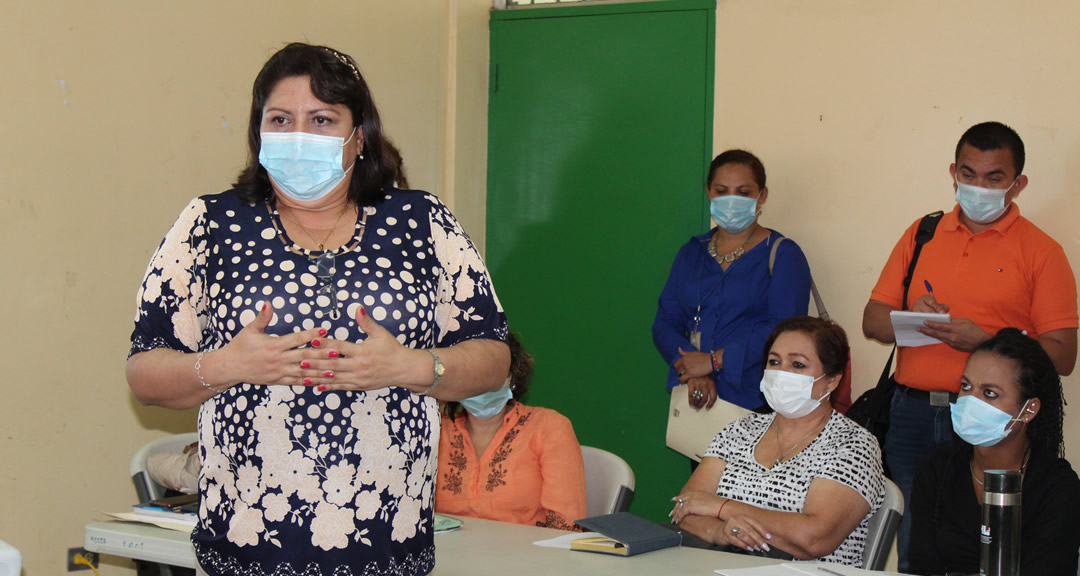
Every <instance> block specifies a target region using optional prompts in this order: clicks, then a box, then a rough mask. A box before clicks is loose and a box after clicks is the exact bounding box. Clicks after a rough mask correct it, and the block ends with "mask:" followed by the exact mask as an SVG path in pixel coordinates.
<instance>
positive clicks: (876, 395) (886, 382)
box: [847, 210, 944, 475]
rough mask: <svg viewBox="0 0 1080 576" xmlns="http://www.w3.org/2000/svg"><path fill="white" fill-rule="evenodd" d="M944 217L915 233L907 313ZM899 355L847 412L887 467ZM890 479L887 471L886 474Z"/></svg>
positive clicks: (935, 216)
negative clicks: (922, 259)
mask: <svg viewBox="0 0 1080 576" xmlns="http://www.w3.org/2000/svg"><path fill="white" fill-rule="evenodd" d="M943 215H944V213H943V212H942V211H940V210H938V211H937V212H934V213H932V214H927V215H926V216H923V218H922V220H921V221H920V222H919V229H918V230H917V231H916V232H915V252H914V253H912V255H911V263H910V264H908V269H907V276H905V277H904V299H903V301H902V303H901V306H902V307H903V308H902V309H903V310H907V300H908V288H910V287H911V278H912V277H913V276H914V275H915V264H916V263H917V262H918V261H919V253H920V252H922V247H923V245H925V244H926V243H927V242H929V241H930V239H931V238H933V237H934V232H935V231H936V230H937V225H938V221H940V220H941V217H942V216H943ZM895 355H896V345H895V344H894V345H893V349H892V352H890V353H889V360H888V361H887V362H885V369H884V370H882V371H881V377H880V378H878V383H877V386H875V387H873V388H871V389H869V390H867V391H866V392H863V394H862V396H859V398H858V399H857V400H855V402H854V403H852V405H851V408H848V412H847V417H848V418H851V419H852V420H854V421H855V422H856V423H857V424H859V425H860V426H862V427H863V428H866V429H867V430H869V431H870V433H871V434H873V435H874V437H875V438H877V441H878V444H879V445H880V446H881V462H882V465H885V433H886V432H888V431H889V411H890V408H891V406H892V397H893V394H894V393H895V392H896V380H894V379H893V377H892V361H893V356H895ZM885 473H886V475H888V467H887V466H886V470H885Z"/></svg>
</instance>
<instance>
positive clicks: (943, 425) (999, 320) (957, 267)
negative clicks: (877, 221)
mask: <svg viewBox="0 0 1080 576" xmlns="http://www.w3.org/2000/svg"><path fill="white" fill-rule="evenodd" d="M1023 169H1024V143H1023V141H1022V140H1020V136H1019V135H1017V133H1016V132H1015V131H1013V130H1012V129H1011V128H1009V127H1008V126H1005V125H1004V124H1001V123H999V122H985V123H982V124H978V125H975V126H973V127H971V128H970V129H968V131H967V132H965V133H964V135H963V136H962V137H961V138H960V142H959V143H958V144H957V146H956V162H955V163H954V164H952V165H950V166H949V174H950V176H951V177H952V180H953V189H954V190H955V192H956V201H957V205H956V206H955V207H954V208H953V210H952V212H950V213H948V214H945V215H944V216H943V217H942V218H941V221H940V222H938V225H937V230H936V231H935V233H934V237H933V239H931V240H930V241H929V242H928V243H927V244H926V245H924V246H923V248H922V252H921V253H920V255H919V258H918V261H917V263H916V266H915V271H914V274H913V276H912V280H911V284H910V288H909V293H908V302H907V304H908V305H907V307H906V308H907V309H908V310H912V311H915V312H939V313H948V314H949V315H950V319H951V322H950V323H938V322H927V323H926V326H924V327H922V328H920V331H921V332H923V333H924V334H927V335H929V336H933V337H934V338H937V339H938V340H940V341H941V342H942V343H941V344H934V345H930V346H921V347H916V348H898V349H897V361H896V372H895V374H894V378H895V380H896V382H897V391H896V394H895V395H894V397H893V400H892V407H891V418H892V420H891V422H890V425H889V432H888V434H887V435H886V440H885V454H886V461H887V463H888V466H889V469H890V472H891V474H892V478H893V480H894V481H895V482H896V484H897V485H898V486H899V487H900V490H901V491H902V492H903V493H904V499H905V501H907V502H910V499H911V485H912V482H913V481H914V477H915V472H916V471H917V469H918V467H919V464H920V463H921V462H922V461H923V460H924V459H925V458H926V457H927V456H929V455H930V454H931V453H933V452H934V450H935V449H937V448H939V447H941V446H946V445H949V444H951V443H952V442H953V438H954V436H953V429H952V419H951V414H950V411H949V404H950V402H954V401H955V400H956V393H957V392H958V391H959V390H960V377H961V375H963V372H964V366H965V365H966V364H967V359H968V356H969V355H970V354H971V350H972V349H974V348H975V346H977V345H978V344H979V343H981V342H983V341H984V340H987V339H989V338H990V337H991V336H992V335H993V334H995V333H996V332H997V331H998V330H1000V329H1002V328H1005V327H1008V326H1012V327H1015V328H1020V329H1021V330H1026V331H1027V333H1028V335H1030V336H1032V337H1035V338H1038V340H1039V342H1040V343H1041V344H1042V346H1043V348H1044V349H1046V352H1047V353H1048V354H1049V355H1050V357H1051V358H1052V359H1053V361H1054V365H1055V366H1056V367H1057V369H1058V372H1059V373H1060V374H1063V375H1065V374H1069V373H1071V372H1072V370H1073V366H1074V365H1075V363H1076V329H1077V302H1076V281H1075V278H1074V277H1073V273H1072V269H1071V268H1070V267H1069V261H1068V259H1067V258H1066V257H1065V251H1064V250H1063V249H1062V248H1061V246H1060V245H1059V244H1058V243H1057V242H1055V241H1054V239H1053V238H1051V237H1050V236H1048V235H1047V234H1046V233H1045V232H1043V231H1042V230H1040V229H1039V228H1038V227H1036V226H1035V225H1034V224H1032V223H1031V222H1029V221H1028V220H1027V219H1025V218H1024V217H1023V216H1021V215H1020V208H1019V206H1017V205H1016V204H1015V203H1014V202H1015V200H1016V198H1017V196H1019V195H1020V192H1022V191H1023V190H1024V188H1025V187H1027V184H1028V178H1027V176H1024V175H1023ZM918 227H919V221H916V222H915V223H914V224H912V225H911V226H910V227H909V228H908V229H907V232H906V233H905V234H904V236H903V237H902V238H901V239H900V242H898V243H897V244H896V247H895V248H893V251H892V254H891V255H890V256H889V260H888V262H886V263H885V267H884V268H883V269H882V271H881V277H880V278H879V279H878V282H877V285H876V286H874V290H873V292H871V294H870V301H869V302H868V303H867V304H866V309H865V310H864V311H863V333H864V334H865V335H866V336H867V337H868V338H873V339H874V340H878V341H880V342H883V343H886V344H891V343H893V342H894V341H895V335H894V334H893V328H892V322H891V321H890V318H889V313H890V312H891V311H893V310H900V309H902V308H903V307H902V299H903V294H904V286H903V281H904V276H905V275H906V274H907V269H908V265H909V263H910V262H911V258H912V254H913V252H914V248H915V233H916V231H917V229H918ZM1019 466H1020V463H1019V462H1017V463H1016V465H1015V466H1014V468H1019ZM909 527H910V520H909V515H907V514H905V515H904V519H903V521H902V523H901V526H900V530H899V533H898V552H899V561H900V562H899V568H900V571H901V572H903V571H905V569H906V567H907V542H908V530H909Z"/></svg>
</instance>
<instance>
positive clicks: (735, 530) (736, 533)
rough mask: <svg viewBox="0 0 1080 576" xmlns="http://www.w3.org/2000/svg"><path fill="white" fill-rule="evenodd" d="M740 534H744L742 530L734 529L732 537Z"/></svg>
mask: <svg viewBox="0 0 1080 576" xmlns="http://www.w3.org/2000/svg"><path fill="white" fill-rule="evenodd" d="M740 533H742V530H739V529H738V528H732V529H731V535H732V536H738V535H739V534H740Z"/></svg>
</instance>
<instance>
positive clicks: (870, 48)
mask: <svg viewBox="0 0 1080 576" xmlns="http://www.w3.org/2000/svg"><path fill="white" fill-rule="evenodd" d="M1025 6H1028V5H1027V4H1025V3H1023V2H1018V1H1017V2H1006V1H993V2H990V1H985V0H956V1H952V2H938V1H935V0H917V1H912V2H863V1H860V0H828V1H815V2H805V1H802V0H776V1H773V2H758V1H755V0H726V1H721V2H720V4H719V6H718V10H717V12H718V13H717V31H716V38H717V40H716V45H717V46H716V51H717V71H716V108H715V110H716V113H715V131H714V133H715V137H714V149H715V150H716V151H722V150H724V149H727V148H731V147H747V148H749V149H751V150H753V151H755V152H757V153H758V154H759V155H760V156H761V158H762V159H763V160H764V162H765V165H766V167H767V168H768V172H769V191H770V195H769V203H768V206H767V208H766V209H765V214H764V216H763V217H762V221H763V223H765V224H766V225H768V226H771V227H775V228H776V229H778V230H781V231H782V232H784V233H785V234H787V235H789V236H791V237H792V238H794V239H796V240H797V241H798V242H799V243H800V244H801V245H802V247H803V249H804V250H805V251H806V254H807V256H808V258H809V260H810V264H811V267H812V269H813V272H814V277H815V280H816V281H817V284H818V286H819V288H820V289H821V291H822V294H823V297H824V298H825V300H826V303H827V304H828V305H829V310H830V312H831V313H832V315H833V317H834V318H835V319H836V320H837V321H839V322H840V323H841V324H842V325H843V326H844V327H845V328H846V329H847V331H848V334H849V336H851V337H852V344H853V346H852V347H853V355H854V367H853V369H854V375H855V380H856V386H857V387H859V389H860V390H861V389H863V388H866V387H868V386H870V385H872V384H873V383H874V382H876V379H877V377H878V375H879V374H880V372H881V367H882V366H883V365H884V362H885V359H886V358H887V356H888V349H887V348H886V347H884V346H882V345H879V344H876V343H871V342H868V341H866V340H865V339H864V338H863V337H862V335H861V334H862V331H861V321H862V309H863V306H864V305H865V304H866V301H867V299H868V298H869V295H870V289H871V288H872V287H873V285H874V283H875V282H876V281H877V278H878V274H880V272H881V267H882V266H883V265H884V263H885V260H886V258H887V257H888V255H889V252H890V250H891V249H892V247H893V245H894V244H895V243H896V241H897V240H898V239H899V237H900V235H901V234H902V232H903V231H904V229H905V228H906V227H907V226H908V225H910V224H911V223H912V222H913V221H915V220H916V219H917V218H919V217H920V216H922V215H923V214H926V213H928V212H932V211H934V210H937V209H945V210H949V209H951V208H952V206H953V205H954V200H953V197H952V188H951V180H950V177H949V174H948V167H949V163H950V162H951V161H952V158H953V153H954V149H955V146H956V141H957V140H958V139H959V137H960V135H961V134H962V133H963V131H964V130H965V129H967V128H968V127H969V126H971V125H972V124H975V123H978V122H981V121H984V120H999V121H1002V122H1005V123H1007V124H1009V125H1011V126H1012V127H1013V128H1015V129H1016V130H1017V131H1018V132H1019V133H1020V136H1021V137H1022V138H1023V139H1024V142H1025V145H1026V147H1027V153H1028V154H1027V155H1028V161H1027V166H1026V168H1025V173H1026V174H1027V175H1028V176H1029V178H1030V184H1029V185H1028V187H1027V189H1026V190H1025V191H1024V192H1023V194H1022V195H1021V196H1020V198H1019V200H1018V204H1019V205H1020V207H1021V209H1022V213H1023V214H1024V215H1025V216H1026V217H1028V218H1030V219H1031V220H1032V221H1034V222H1035V223H1036V224H1037V225H1039V226H1040V227H1041V228H1042V229H1043V230H1045V231H1046V232H1047V233H1049V234H1050V235H1051V236H1053V237H1054V238H1055V239H1057V241H1058V242H1059V243H1061V244H1062V245H1063V246H1064V247H1065V250H1066V252H1067V254H1068V255H1069V259H1070V260H1071V262H1072V263H1073V267H1074V270H1077V269H1080V235H1078V234H1077V232H1076V227H1075V221H1076V218H1077V215H1080V197H1078V195H1077V182H1076V179H1075V178H1074V177H1073V176H1074V175H1073V174H1072V171H1071V168H1072V167H1074V166H1076V165H1077V162H1078V160H1080V118H1078V111H1077V110H1078V109H1077V105H1076V93H1077V90H1078V89H1080V79H1078V77H1077V75H1076V74H1074V73H1073V72H1072V68H1073V66H1072V64H1073V63H1074V62H1076V61H1077V60H1078V59H1080V42H1078V41H1077V35H1076V32H1075V30H1074V27H1073V26H1072V23H1075V22H1076V21H1077V20H1078V19H1080V6H1078V5H1077V4H1076V3H1074V2H1070V1H1067V0H1055V1H1046V2H1042V3H1040V4H1039V8H1038V9H1037V10H1034V9H1030V8H1027V9H1025ZM1078 381H1080V380H1078V378H1077V377H1071V378H1067V379H1066V380H1065V388H1066V396H1067V397H1068V398H1070V399H1072V400H1074V402H1073V403H1072V407H1074V408H1073V411H1075V410H1077V408H1075V407H1076V406H1080V392H1078V391H1077V390H1075V387H1076V385H1077V382H1078ZM1078 415H1080V414H1078ZM1066 445H1067V446H1068V447H1071V448H1072V449H1073V451H1075V450H1077V449H1080V418H1077V417H1075V416H1074V417H1070V418H1069V419H1068V421H1067V422H1066Z"/></svg>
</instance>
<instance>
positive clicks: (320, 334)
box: [319, 328, 326, 336]
mask: <svg viewBox="0 0 1080 576" xmlns="http://www.w3.org/2000/svg"><path fill="white" fill-rule="evenodd" d="M319 336H326V328H319Z"/></svg>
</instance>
